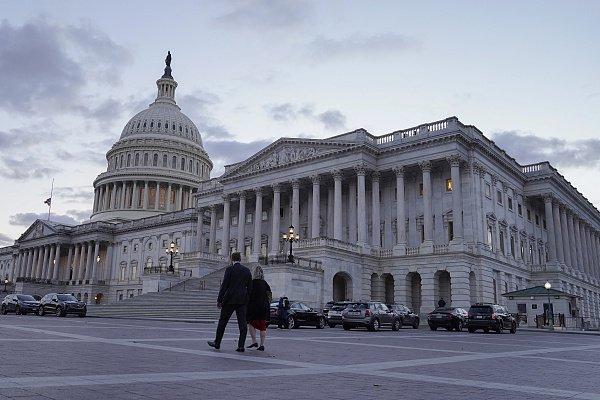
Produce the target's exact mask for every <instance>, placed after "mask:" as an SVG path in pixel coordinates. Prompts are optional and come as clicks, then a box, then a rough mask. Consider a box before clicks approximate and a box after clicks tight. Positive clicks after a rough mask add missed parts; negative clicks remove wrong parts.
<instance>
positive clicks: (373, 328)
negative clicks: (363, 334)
mask: <svg viewBox="0 0 600 400" xmlns="http://www.w3.org/2000/svg"><path fill="white" fill-rule="evenodd" d="M379 328H380V324H379V320H378V319H377V318H373V321H371V325H369V330H370V331H371V332H377V331H378V330H379Z"/></svg>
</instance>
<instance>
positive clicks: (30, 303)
mask: <svg viewBox="0 0 600 400" xmlns="http://www.w3.org/2000/svg"><path fill="white" fill-rule="evenodd" d="M39 306H40V302H39V301H37V300H36V299H35V298H34V297H33V296H30V295H28V294H9V295H8V296H6V297H5V298H4V300H2V306H0V313H2V315H6V314H7V313H9V312H14V313H15V314H17V315H20V314H23V315H25V314H27V313H30V312H32V313H36V312H37V310H38V308H39Z"/></svg>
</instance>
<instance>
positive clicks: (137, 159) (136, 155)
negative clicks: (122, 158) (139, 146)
mask: <svg viewBox="0 0 600 400" xmlns="http://www.w3.org/2000/svg"><path fill="white" fill-rule="evenodd" d="M138 165H140V153H135V166H136V167H137V166H138Z"/></svg>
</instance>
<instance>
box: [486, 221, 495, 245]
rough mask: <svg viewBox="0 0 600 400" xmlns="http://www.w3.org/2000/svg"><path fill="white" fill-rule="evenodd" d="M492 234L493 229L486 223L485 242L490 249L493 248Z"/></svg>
mask: <svg viewBox="0 0 600 400" xmlns="http://www.w3.org/2000/svg"><path fill="white" fill-rule="evenodd" d="M493 238H494V234H493V230H492V226H491V225H488V228H487V244H488V245H490V247H491V248H492V250H493V249H494V240H493Z"/></svg>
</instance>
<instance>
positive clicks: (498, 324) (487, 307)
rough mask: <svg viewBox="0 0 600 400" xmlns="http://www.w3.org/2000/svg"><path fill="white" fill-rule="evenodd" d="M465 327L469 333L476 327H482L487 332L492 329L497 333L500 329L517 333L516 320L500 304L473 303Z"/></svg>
mask: <svg viewBox="0 0 600 400" xmlns="http://www.w3.org/2000/svg"><path fill="white" fill-rule="evenodd" d="M467 329H468V330H469V333H473V332H475V331H476V330H477V329H483V331H484V332H485V333H488V332H489V331H490V330H494V331H496V332H497V333H502V330H509V331H510V333H517V320H516V319H515V317H513V316H512V315H510V314H509V313H508V311H507V310H506V308H504V307H502V306H499V305H497V304H488V303H477V304H473V305H472V306H471V308H470V309H469V317H468V319H467Z"/></svg>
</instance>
